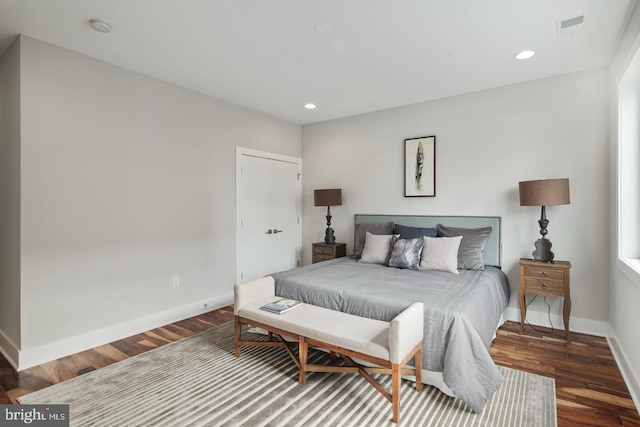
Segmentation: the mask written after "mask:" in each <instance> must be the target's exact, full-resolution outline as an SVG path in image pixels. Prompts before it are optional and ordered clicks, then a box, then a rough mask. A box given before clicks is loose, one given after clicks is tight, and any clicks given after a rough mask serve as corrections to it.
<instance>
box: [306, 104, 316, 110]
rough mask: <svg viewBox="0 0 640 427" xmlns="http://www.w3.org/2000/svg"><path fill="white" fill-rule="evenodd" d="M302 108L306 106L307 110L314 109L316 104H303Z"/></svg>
mask: <svg viewBox="0 0 640 427" xmlns="http://www.w3.org/2000/svg"><path fill="white" fill-rule="evenodd" d="M304 108H306V109H307V110H315V109H316V104H312V103H308V104H304Z"/></svg>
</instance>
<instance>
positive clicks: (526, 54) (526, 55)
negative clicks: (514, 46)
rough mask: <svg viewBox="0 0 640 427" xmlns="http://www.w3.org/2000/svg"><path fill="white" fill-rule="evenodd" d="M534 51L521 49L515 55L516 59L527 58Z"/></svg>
mask: <svg viewBox="0 0 640 427" xmlns="http://www.w3.org/2000/svg"><path fill="white" fill-rule="evenodd" d="M535 54H536V53H535V52H534V51H533V50H523V51H522V52H520V53H519V54H517V55H516V56H515V58H516V59H529V58H531V57H532V56H533V55H535Z"/></svg>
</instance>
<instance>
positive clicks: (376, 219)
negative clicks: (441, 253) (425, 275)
mask: <svg viewBox="0 0 640 427" xmlns="http://www.w3.org/2000/svg"><path fill="white" fill-rule="evenodd" d="M384 222H393V223H394V224H401V225H408V226H411V227H435V226H437V225H438V224H442V225H446V226H450V227H462V228H480V227H491V228H492V229H493V230H492V231H491V234H490V235H489V239H488V240H487V244H486V246H485V248H484V263H485V264H486V265H493V266H496V267H500V266H502V262H501V261H502V236H501V233H502V230H501V228H500V226H501V224H500V222H501V218H500V217H499V216H431V215H364V214H356V215H355V224H380V223H384ZM354 229H355V227H354Z"/></svg>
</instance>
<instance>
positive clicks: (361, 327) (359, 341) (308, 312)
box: [238, 297, 422, 360]
mask: <svg viewBox="0 0 640 427" xmlns="http://www.w3.org/2000/svg"><path fill="white" fill-rule="evenodd" d="M278 299H279V297H268V298H262V299H259V300H257V301H256V300H254V301H253V302H251V303H249V304H246V305H244V306H243V307H241V308H240V309H239V310H238V315H239V316H240V317H243V318H245V319H249V320H253V321H255V322H260V323H264V324H265V325H270V326H273V327H275V328H278V329H282V330H285V331H288V332H291V333H293V334H296V335H302V336H304V337H307V338H311V339H315V340H318V341H322V342H325V343H328V344H332V345H336V346H339V347H343V348H346V349H349V350H354V351H357V352H359V353H363V354H366V355H369V356H374V357H379V358H381V359H384V360H390V354H389V322H384V321H382V320H374V319H368V318H365V317H359V316H354V315H353V314H348V313H343V312H340V311H335V310H330V309H328V308H323V307H318V306H315V305H310V304H304V303H303V304H302V305H300V306H298V307H296V308H294V309H292V310H290V311H287V312H286V313H283V314H275V313H270V312H268V311H265V310H261V309H260V307H261V306H263V305H265V304H268V303H270V302H272V301H275V300H278ZM420 329H422V328H420ZM414 345H415V343H414Z"/></svg>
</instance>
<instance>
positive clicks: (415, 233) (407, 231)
mask: <svg viewBox="0 0 640 427" xmlns="http://www.w3.org/2000/svg"><path fill="white" fill-rule="evenodd" d="M394 234H399V235H400V238H401V239H416V238H418V239H422V238H423V237H424V236H427V237H438V229H437V228H423V227H410V226H408V225H400V224H396V225H395V231H394Z"/></svg>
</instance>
